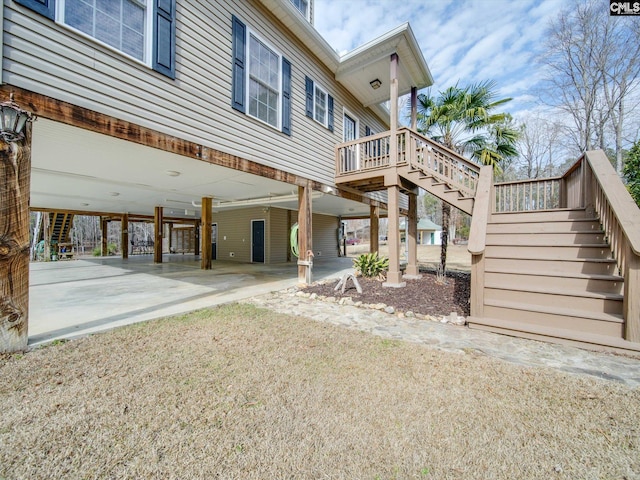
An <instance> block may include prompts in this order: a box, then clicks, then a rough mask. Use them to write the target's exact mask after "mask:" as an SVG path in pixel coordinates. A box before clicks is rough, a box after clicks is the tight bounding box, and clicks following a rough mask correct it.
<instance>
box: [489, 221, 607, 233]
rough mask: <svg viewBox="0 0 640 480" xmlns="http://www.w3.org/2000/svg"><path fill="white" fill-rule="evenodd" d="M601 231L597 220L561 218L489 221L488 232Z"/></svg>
mask: <svg viewBox="0 0 640 480" xmlns="http://www.w3.org/2000/svg"><path fill="white" fill-rule="evenodd" d="M555 232H558V233H566V232H575V233H601V234H604V231H603V230H602V229H601V228H600V222H599V221H597V220H560V221H555V222H513V223H489V224H488V225H487V234H504V233H555Z"/></svg>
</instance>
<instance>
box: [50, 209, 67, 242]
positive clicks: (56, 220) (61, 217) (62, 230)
mask: <svg viewBox="0 0 640 480" xmlns="http://www.w3.org/2000/svg"><path fill="white" fill-rule="evenodd" d="M72 226H73V214H72V213H64V212H53V213H50V214H49V231H50V232H51V243H68V242H69V235H70V233H71V227H72Z"/></svg>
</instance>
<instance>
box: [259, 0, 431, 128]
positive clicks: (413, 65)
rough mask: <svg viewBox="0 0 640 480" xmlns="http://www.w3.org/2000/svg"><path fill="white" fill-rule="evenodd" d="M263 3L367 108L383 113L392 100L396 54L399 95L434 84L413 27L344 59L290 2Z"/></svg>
mask: <svg viewBox="0 0 640 480" xmlns="http://www.w3.org/2000/svg"><path fill="white" fill-rule="evenodd" d="M260 2H261V3H262V4H263V5H265V6H266V7H267V8H268V9H269V10H270V11H271V12H272V13H273V14H274V15H275V16H276V17H278V18H279V19H280V20H281V21H282V22H283V23H284V25H285V26H286V27H287V28H288V29H289V30H290V31H291V32H292V33H293V34H294V35H295V36H296V37H297V38H298V39H299V40H300V41H302V42H303V43H304V44H305V45H306V46H307V47H308V48H309V49H310V50H311V51H312V52H313V53H314V54H315V55H316V56H317V57H318V59H320V61H321V62H323V63H324V65H325V66H326V67H327V68H329V70H331V71H332V72H333V73H334V74H335V76H336V80H337V81H338V82H339V83H341V84H342V85H344V86H345V87H346V88H347V89H348V90H349V91H350V92H351V93H352V94H353V95H354V96H355V97H356V98H357V99H358V101H360V103H362V105H363V106H364V107H372V108H374V109H376V110H377V111H378V112H380V110H379V107H378V105H379V104H381V103H382V102H385V101H387V100H389V97H390V89H389V75H390V73H389V71H390V70H389V64H390V57H391V54H393V53H396V54H397V55H398V59H399V68H398V94H399V95H405V94H407V93H409V92H410V91H411V87H412V86H414V87H417V88H418V89H421V88H425V87H428V86H430V85H432V84H433V77H432V76H431V72H430V70H429V66H428V65H427V62H426V60H425V59H424V56H423V55H422V50H421V49H420V46H419V45H418V42H417V40H416V38H415V35H414V34H413V30H412V29H411V25H409V23H404V24H402V25H400V26H398V27H396V28H394V29H393V30H391V31H389V32H387V33H385V34H384V35H381V36H380V37H378V38H376V39H374V40H371V41H370V42H367V43H365V44H364V45H362V46H360V47H357V48H355V49H354V50H352V51H351V52H348V53H346V54H345V55H342V56H340V55H338V53H337V52H336V51H335V50H334V49H333V48H331V46H330V45H329V44H328V43H327V41H326V40H325V39H324V38H323V37H322V35H320V33H318V31H317V30H316V29H315V28H314V27H313V25H311V23H309V22H308V21H307V20H306V19H305V18H304V17H303V16H302V15H301V14H300V12H299V11H298V9H297V8H296V7H295V6H294V5H293V4H292V3H291V1H290V0H260ZM375 79H378V80H380V81H381V82H382V86H381V87H380V88H377V89H374V88H373V87H371V85H370V82H371V81H372V80H375ZM386 116H388V112H387V115H386Z"/></svg>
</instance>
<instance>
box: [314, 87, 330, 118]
mask: <svg viewBox="0 0 640 480" xmlns="http://www.w3.org/2000/svg"><path fill="white" fill-rule="evenodd" d="M314 90H315V95H314V96H313V97H314V102H313V114H314V118H315V119H316V122H319V123H321V124H322V125H324V126H325V127H326V126H327V92H325V91H324V90H322V89H321V88H320V87H318V86H317V85H314Z"/></svg>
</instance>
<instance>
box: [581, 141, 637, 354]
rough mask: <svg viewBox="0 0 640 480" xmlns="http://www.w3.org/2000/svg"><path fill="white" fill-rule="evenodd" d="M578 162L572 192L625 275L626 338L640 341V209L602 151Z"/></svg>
mask: <svg viewBox="0 0 640 480" xmlns="http://www.w3.org/2000/svg"><path fill="white" fill-rule="evenodd" d="M580 163H581V165H580V167H581V171H580V173H579V175H580V177H581V182H580V187H579V188H578V187H577V182H576V186H574V187H573V190H574V192H573V194H574V196H577V195H578V193H577V191H579V192H580V194H581V196H582V205H583V206H585V207H586V208H587V210H588V209H591V208H593V209H594V211H595V214H596V215H597V216H598V217H599V219H600V223H601V224H602V228H603V230H604V231H605V234H606V236H607V239H608V241H609V245H611V250H612V252H613V256H614V258H615V260H616V263H617V266H618V270H619V273H620V275H621V276H622V277H623V278H624V301H623V314H624V319H625V339H626V340H628V341H631V342H640V209H639V208H638V206H637V205H636V203H635V202H634V201H633V199H632V198H631V195H630V194H629V192H628V191H627V189H626V188H625V187H624V185H623V184H622V181H621V180H620V177H619V176H618V174H617V173H616V171H615V170H614V168H613V166H612V165H611V162H610V161H609V159H608V158H607V156H606V155H605V153H604V152H603V151H602V150H595V151H589V152H586V153H585V154H584V156H583V157H582V158H581V162H580ZM569 193H571V192H569Z"/></svg>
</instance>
